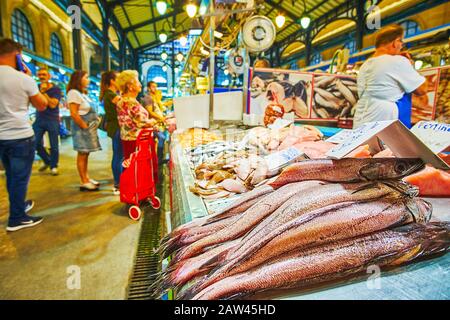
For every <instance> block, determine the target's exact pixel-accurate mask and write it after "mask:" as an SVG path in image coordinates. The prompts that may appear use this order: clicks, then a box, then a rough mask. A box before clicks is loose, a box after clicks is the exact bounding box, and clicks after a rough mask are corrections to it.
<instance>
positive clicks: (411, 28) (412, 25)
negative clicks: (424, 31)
mask: <svg viewBox="0 0 450 320" xmlns="http://www.w3.org/2000/svg"><path fill="white" fill-rule="evenodd" d="M400 25H401V26H402V27H403V29H405V37H412V36H414V35H416V34H417V33H418V32H419V31H420V27H419V24H418V23H417V22H415V21H413V20H406V21H403V22H402V23H400Z"/></svg>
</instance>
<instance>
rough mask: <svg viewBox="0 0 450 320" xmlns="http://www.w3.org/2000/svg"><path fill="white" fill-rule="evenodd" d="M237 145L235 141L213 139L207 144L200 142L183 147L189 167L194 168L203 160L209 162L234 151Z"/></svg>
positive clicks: (237, 148) (236, 149)
mask: <svg viewBox="0 0 450 320" xmlns="http://www.w3.org/2000/svg"><path fill="white" fill-rule="evenodd" d="M238 150H239V147H238V146H237V145H236V144H235V143H231V142H226V141H214V142H210V143H207V144H201V145H198V146H196V147H195V148H188V149H185V153H186V156H187V158H188V161H189V162H190V164H191V168H195V167H197V166H199V165H200V164H202V163H204V162H211V161H214V160H216V159H217V158H220V157H221V156H223V155H224V154H225V155H227V156H228V155H229V154H230V153H233V152H236V151H238Z"/></svg>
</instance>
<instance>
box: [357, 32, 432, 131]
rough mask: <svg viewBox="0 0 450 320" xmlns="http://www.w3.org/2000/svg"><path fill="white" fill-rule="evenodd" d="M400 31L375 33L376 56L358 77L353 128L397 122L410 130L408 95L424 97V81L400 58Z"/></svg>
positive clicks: (403, 56)
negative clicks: (386, 121) (383, 122)
mask: <svg viewBox="0 0 450 320" xmlns="http://www.w3.org/2000/svg"><path fill="white" fill-rule="evenodd" d="M402 39H403V28H402V27H401V26H399V25H390V26H387V27H385V28H383V29H381V30H380V31H378V33H377V36H376V40H375V47H376V51H375V54H374V55H373V56H372V57H371V58H369V59H368V60H367V61H366V62H364V64H363V65H362V66H361V69H360V70H359V74H358V94H359V101H358V103H357V105H356V110H355V116H354V119H353V128H357V127H359V126H361V125H362V124H364V123H366V122H373V121H379V120H394V119H399V120H400V121H401V122H403V124H405V125H406V126H407V127H411V107H412V105H411V93H414V94H417V95H424V94H426V92H427V84H426V80H425V78H424V77H423V76H421V75H420V74H419V73H418V72H417V71H416V70H415V69H414V67H413V65H412V61H411V59H410V57H409V56H408V55H406V54H402V47H403V40H402Z"/></svg>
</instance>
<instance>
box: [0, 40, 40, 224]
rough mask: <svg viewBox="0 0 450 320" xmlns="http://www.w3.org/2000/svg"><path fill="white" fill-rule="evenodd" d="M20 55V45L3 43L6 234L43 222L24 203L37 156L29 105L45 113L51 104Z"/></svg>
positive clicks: (0, 116)
mask: <svg viewBox="0 0 450 320" xmlns="http://www.w3.org/2000/svg"><path fill="white" fill-rule="evenodd" d="M21 52H22V46H21V45H20V44H19V43H17V42H15V41H13V40H11V39H1V40H0V158H1V159H2V162H3V165H4V167H5V172H6V188H7V190H8V194H9V219H8V226H7V227H6V230H7V231H17V230H20V229H22V228H27V227H32V226H35V225H37V224H39V223H40V222H42V218H41V217H32V216H29V215H27V212H28V211H29V210H31V208H32V206H33V204H34V202H33V201H32V200H27V201H25V199H26V195H27V189H28V183H29V181H30V175H31V168H32V165H33V160H34V154H35V140H34V132H33V128H32V127H31V123H30V121H29V119H28V105H29V103H30V102H31V104H32V105H33V106H34V107H35V108H36V109H37V110H38V111H43V110H45V108H46V107H47V105H48V100H47V98H46V97H45V96H44V95H42V94H41V93H40V92H39V89H38V86H37V84H36V82H35V81H34V80H33V78H31V71H30V70H29V69H28V68H27V66H26V65H25V64H24V63H23V62H22V59H21ZM18 70H22V71H23V72H20V71H18Z"/></svg>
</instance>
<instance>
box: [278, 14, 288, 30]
mask: <svg viewBox="0 0 450 320" xmlns="http://www.w3.org/2000/svg"><path fill="white" fill-rule="evenodd" d="M285 22H286V17H285V16H283V15H282V14H279V15H277V17H276V18H275V23H276V25H277V27H278V28H281V27H283V26H284V23H285Z"/></svg>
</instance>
